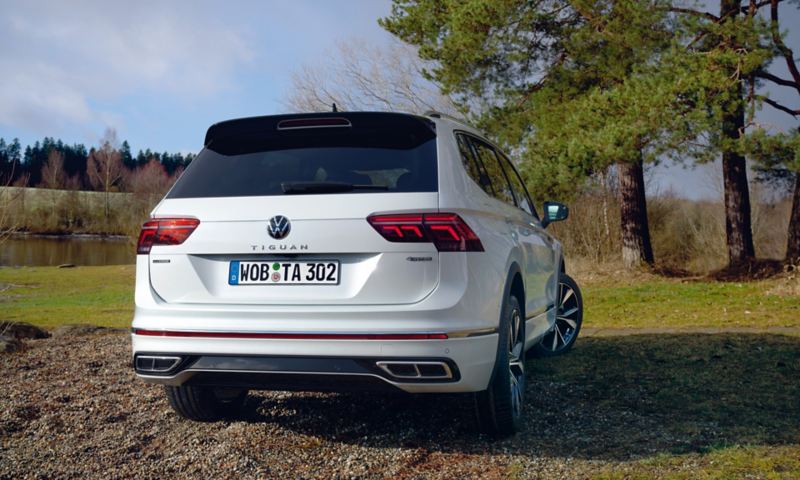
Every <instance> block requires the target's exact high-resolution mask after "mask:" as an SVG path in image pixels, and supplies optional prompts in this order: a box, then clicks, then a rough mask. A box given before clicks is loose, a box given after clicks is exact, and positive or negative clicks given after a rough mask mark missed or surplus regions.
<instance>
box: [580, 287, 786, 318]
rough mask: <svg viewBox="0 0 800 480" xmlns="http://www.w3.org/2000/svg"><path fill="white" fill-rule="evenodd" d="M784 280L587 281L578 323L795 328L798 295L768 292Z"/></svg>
mask: <svg viewBox="0 0 800 480" xmlns="http://www.w3.org/2000/svg"><path fill="white" fill-rule="evenodd" d="M786 281H787V280H784V279H773V280H764V281H758V282H748V283H722V282H708V281H694V280H693V281H687V280H683V281H681V280H675V279H665V278H659V277H655V276H652V277H647V278H643V279H641V280H639V281H636V282H627V281H620V280H613V279H603V280H597V279H593V280H592V281H590V282H587V283H586V284H585V285H583V296H584V304H585V309H586V312H585V315H584V325H586V326H588V327H598V328H686V327H722V328H724V327H800V298H798V297H797V296H794V295H776V294H772V293H771V290H774V289H775V288H776V286H778V285H780V284H781V283H785V282H786ZM793 281H794V282H797V281H798V280H797V279H795V280H793Z"/></svg>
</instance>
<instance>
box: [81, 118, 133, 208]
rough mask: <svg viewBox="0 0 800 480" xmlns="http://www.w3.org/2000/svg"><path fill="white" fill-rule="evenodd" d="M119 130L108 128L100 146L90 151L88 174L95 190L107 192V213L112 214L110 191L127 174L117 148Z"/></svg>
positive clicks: (87, 163) (87, 165) (87, 166)
mask: <svg viewBox="0 0 800 480" xmlns="http://www.w3.org/2000/svg"><path fill="white" fill-rule="evenodd" d="M118 144H119V142H118V141H117V132H116V131H115V130H114V129H110V128H109V129H107V130H106V132H105V134H104V135H103V138H102V139H101V140H100V147H99V148H97V149H95V150H92V152H91V153H89V158H88V160H87V162H86V174H87V176H88V177H89V182H90V183H91V184H92V187H94V189H95V190H98V191H102V192H104V193H105V215H106V219H108V216H109V214H110V211H111V208H110V192H111V189H112V188H113V187H114V185H116V184H117V183H118V182H119V181H120V180H121V179H122V177H123V175H124V174H125V166H124V165H123V163H122V156H121V155H120V153H119V149H118V148H117V146H118Z"/></svg>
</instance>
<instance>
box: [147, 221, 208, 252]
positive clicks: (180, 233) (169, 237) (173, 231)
mask: <svg viewBox="0 0 800 480" xmlns="http://www.w3.org/2000/svg"><path fill="white" fill-rule="evenodd" d="M198 225H200V220H198V219H196V218H152V219H150V220H148V221H146V222H144V225H142V232H141V233H140V234H139V243H138V244H137V245H136V253H139V254H148V253H150V248H151V247H152V246H153V245H180V244H181V243H183V242H184V241H186V239H187V238H189V235H191V234H192V232H194V229H195V228H197V226H198Z"/></svg>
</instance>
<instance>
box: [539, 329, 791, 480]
mask: <svg viewBox="0 0 800 480" xmlns="http://www.w3.org/2000/svg"><path fill="white" fill-rule="evenodd" d="M528 366H529V370H530V372H531V373H530V378H531V379H532V381H533V383H534V385H533V388H532V389H531V390H534V391H536V392H537V393H536V394H535V395H536V396H537V398H536V400H537V403H538V401H543V402H547V404H549V405H562V406H568V407H564V408H562V410H560V411H558V412H557V413H554V414H552V417H553V418H550V416H549V414H548V415H545V416H544V417H543V418H537V419H535V420H534V422H535V423H536V425H533V427H534V428H538V429H547V428H550V429H551V430H550V434H549V436H548V435H547V433H544V435H546V436H547V438H546V439H544V440H542V441H541V443H542V445H538V444H535V445H533V446H532V448H533V449H534V450H538V449H539V448H541V449H544V450H545V451H552V452H554V453H557V452H562V454H563V452H569V455H570V456H571V457H573V458H576V459H585V460H603V461H605V462H608V464H606V465H605V466H603V468H601V469H600V470H599V471H596V473H595V475H596V476H597V477H598V478H653V477H665V478H742V477H748V478H800V423H798V419H800V338H797V337H789V336H782V335H771V334H715V335H694V334H680V335H636V336H627V337H608V338H598V337H595V338H585V339H581V340H579V343H578V344H577V345H576V348H575V350H574V351H573V352H572V353H571V354H570V355H566V356H564V357H560V358H551V359H537V360H535V361H532V362H529V364H528ZM540 391H541V392H546V393H539V392H540ZM539 396H541V399H539V398H538V397H539ZM532 406H533V407H534V408H535V407H537V405H532ZM538 424H541V425H538ZM552 425H559V429H563V430H564V433H563V437H562V435H561V434H559V430H556V431H553V430H552ZM545 432H547V430H545Z"/></svg>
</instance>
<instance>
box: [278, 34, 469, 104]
mask: <svg viewBox="0 0 800 480" xmlns="http://www.w3.org/2000/svg"><path fill="white" fill-rule="evenodd" d="M329 58H330V60H329V61H327V62H325V63H322V64H314V65H304V66H302V67H300V69H299V70H298V71H296V72H294V74H293V75H292V87H291V91H290V93H289V95H288V98H287V100H286V102H285V105H286V107H287V109H289V110H293V111H299V112H322V111H330V110H331V108H332V105H333V104H334V103H335V104H336V106H337V108H339V109H340V110H351V111H352V110H376V111H387V110H391V111H404V112H410V113H418V114H419V113H423V112H425V111H427V110H437V111H440V112H442V113H446V114H450V115H460V114H459V111H458V108H457V106H456V105H455V103H454V102H453V101H452V100H451V99H450V98H449V97H448V96H446V95H444V94H442V93H441V90H440V89H439V87H438V86H437V85H436V84H434V83H432V82H430V81H429V80H427V79H426V78H425V76H424V75H423V70H424V68H425V66H426V65H425V63H424V62H423V61H422V60H420V58H419V56H418V55H417V51H416V48H415V47H413V46H410V45H407V44H404V43H400V42H394V43H392V44H391V45H390V46H388V47H386V48H383V47H378V46H375V45H371V44H369V43H367V42H366V41H364V40H359V39H349V40H347V41H342V42H339V43H337V44H336V47H335V49H334V51H333V52H332V53H331V54H330V55H329Z"/></svg>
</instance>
